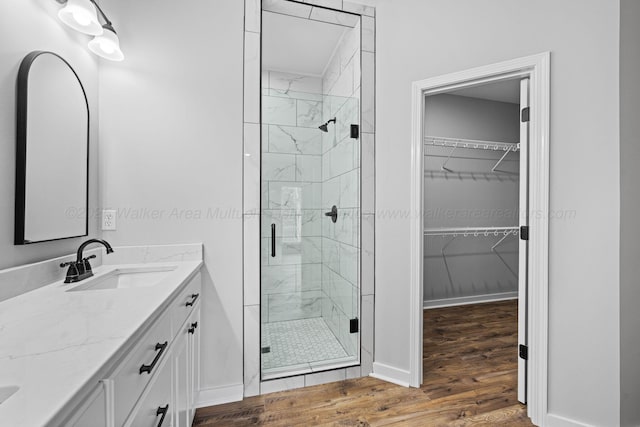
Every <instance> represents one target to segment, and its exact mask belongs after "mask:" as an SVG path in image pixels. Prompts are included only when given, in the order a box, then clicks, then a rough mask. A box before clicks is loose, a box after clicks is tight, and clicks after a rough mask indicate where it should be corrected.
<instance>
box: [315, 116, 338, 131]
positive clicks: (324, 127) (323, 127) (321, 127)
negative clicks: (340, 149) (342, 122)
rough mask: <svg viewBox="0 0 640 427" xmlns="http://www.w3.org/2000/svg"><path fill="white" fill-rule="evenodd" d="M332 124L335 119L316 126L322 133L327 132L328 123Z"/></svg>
mask: <svg viewBox="0 0 640 427" xmlns="http://www.w3.org/2000/svg"><path fill="white" fill-rule="evenodd" d="M332 122H333V123H335V122H336V118H335V117H334V118H333V119H331V120H327V122H326V123H325V124H322V125H320V126H318V129H320V130H321V131H322V132H329V128H328V126H329V123H332Z"/></svg>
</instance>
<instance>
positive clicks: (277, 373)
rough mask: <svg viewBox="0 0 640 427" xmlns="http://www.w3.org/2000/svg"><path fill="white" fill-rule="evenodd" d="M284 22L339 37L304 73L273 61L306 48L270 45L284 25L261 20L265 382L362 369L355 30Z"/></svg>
mask: <svg viewBox="0 0 640 427" xmlns="http://www.w3.org/2000/svg"><path fill="white" fill-rule="evenodd" d="M272 15H273V16H272ZM285 18H287V19H289V20H294V22H295V25H296V28H301V26H302V27H304V26H305V25H307V24H308V25H310V26H311V27H313V28H315V27H316V26H317V25H331V28H330V29H329V31H337V32H338V33H339V34H338V33H336V35H335V37H333V38H330V40H333V42H332V43H334V44H333V46H327V49H326V50H327V52H329V54H327V57H326V61H327V62H326V63H325V64H324V65H323V64H320V65H321V66H320V67H319V68H318V70H317V72H313V73H312V72H306V73H300V72H297V70H296V69H294V68H296V67H292V66H291V64H288V65H289V68H286V67H285V65H287V64H285V63H283V62H281V61H282V59H281V58H280V57H279V55H278V53H277V52H279V51H282V50H284V51H288V52H289V57H296V52H299V55H300V57H304V56H305V52H303V50H304V47H301V46H295V43H297V39H296V38H295V37H288V40H289V43H291V44H292V45H291V46H281V45H275V44H274V43H275V41H274V40H279V42H280V43H282V40H283V39H279V38H278V37H276V36H273V37H271V36H269V34H270V33H272V32H278V31H280V30H279V28H281V27H282V25H284V23H283V22H282V20H283V16H282V14H280V13H279V14H275V13H270V12H268V11H264V10H263V33H264V34H265V36H264V37H265V40H267V41H266V42H265V40H263V58H262V167H261V170H262V177H261V180H262V182H261V185H262V207H261V230H262V231H261V233H262V236H261V372H262V379H263V380H265V379H272V378H278V377H284V376H291V375H296V374H303V373H309V372H315V371H321V370H327V369H333V368H338V367H344V366H351V365H357V364H359V363H360V362H359V361H360V333H359V330H360V328H359V317H360V314H359V313H360V139H359V135H358V133H359V132H358V129H359V123H360V83H359V81H360V77H359V70H360V54H359V52H360V50H359V49H360V43H359V37H360V36H359V34H360V29H359V21H358V22H357V23H356V25H355V26H337V25H335V24H325V23H321V22H318V21H312V20H309V19H306V20H305V19H304V18H299V17H293V16H286V17H285ZM302 21H308V22H302ZM333 27H338V28H333ZM332 52H337V53H336V54H334V55H330V54H331V53H332ZM278 61H280V62H278ZM283 70H285V71H283ZM356 76H357V78H356Z"/></svg>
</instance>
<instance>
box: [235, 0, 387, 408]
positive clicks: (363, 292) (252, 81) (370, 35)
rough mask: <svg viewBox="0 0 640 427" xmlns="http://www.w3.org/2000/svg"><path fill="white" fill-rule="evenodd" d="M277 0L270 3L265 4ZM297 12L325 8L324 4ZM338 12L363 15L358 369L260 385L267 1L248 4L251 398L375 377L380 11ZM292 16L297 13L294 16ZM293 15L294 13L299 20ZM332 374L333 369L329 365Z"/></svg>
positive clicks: (321, 0) (247, 352) (247, 340)
mask: <svg viewBox="0 0 640 427" xmlns="http://www.w3.org/2000/svg"><path fill="white" fill-rule="evenodd" d="M264 1H265V2H267V1H272V0H264ZM282 1H285V2H287V3H288V4H291V5H293V6H294V7H300V6H301V5H307V6H311V7H321V8H323V9H329V10H331V7H327V5H328V2H327V1H326V0H310V1H306V2H305V3H300V2H296V1H292V0H282ZM329 3H330V4H329V5H330V6H334V8H333V10H336V11H339V12H347V13H351V14H355V15H360V17H361V45H360V62H361V95H360V96H361V99H360V243H361V244H360V296H359V297H360V301H359V304H358V305H359V307H360V322H359V323H360V325H359V326H360V328H359V329H360V330H359V333H360V364H359V365H356V366H350V365H348V366H349V367H346V368H345V367H341V368H336V369H334V370H328V371H322V372H317V373H308V374H302V375H294V376H290V377H285V378H280V379H273V380H267V381H261V363H260V345H261V343H260V329H261V314H260V309H261V307H260V305H261V301H260V299H261V283H260V279H261V272H260V264H261V258H260V247H261V241H260V236H261V234H260V233H261V230H260V222H261V220H260V218H261V177H262V175H261V161H260V160H261V141H260V139H261V83H260V82H261V37H262V33H261V31H262V28H261V13H262V0H245V32H244V36H245V42H244V137H243V140H244V150H243V165H244V166H243V169H244V173H243V175H244V177H243V178H244V183H243V228H244V230H243V234H244V238H243V251H244V257H243V258H244V277H243V289H244V297H243V300H244V301H243V314H244V316H243V318H244V337H243V340H244V351H243V355H244V383H243V395H244V396H245V397H248V396H254V395H258V394H264V393H269V392H273V391H280V390H287V389H293V388H298V387H303V386H305V385H312V384H321V383H326V382H331V381H335V380H339V379H347V378H357V377H360V376H366V375H369V374H370V373H371V372H372V370H373V329H374V316H373V312H374V306H373V304H374V257H375V247H374V227H375V187H374V186H375V84H374V82H375V8H373V7H370V6H364V5H361V4H355V3H349V2H347V1H338V0H336V1H332V2H329ZM292 15H294V14H293V13H292ZM294 16H295V15H294ZM328 369H329V368H328Z"/></svg>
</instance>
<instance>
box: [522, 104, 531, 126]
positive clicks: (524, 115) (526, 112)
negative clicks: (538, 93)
mask: <svg viewBox="0 0 640 427" xmlns="http://www.w3.org/2000/svg"><path fill="white" fill-rule="evenodd" d="M529 113H530V110H529V107H525V108H523V109H522V116H521V118H520V121H522V123H525V122H528V121H529Z"/></svg>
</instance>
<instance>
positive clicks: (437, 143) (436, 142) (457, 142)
mask: <svg viewBox="0 0 640 427" xmlns="http://www.w3.org/2000/svg"><path fill="white" fill-rule="evenodd" d="M424 145H426V146H433V147H445V148H451V151H450V152H449V155H448V156H447V158H446V159H445V161H444V162H443V163H442V165H441V166H440V170H442V171H445V172H454V171H453V170H452V169H450V168H448V167H447V163H449V160H451V158H452V157H453V153H454V152H455V151H456V150H457V149H474V150H475V149H477V150H491V151H497V152H500V151H502V152H504V154H503V155H502V157H500V159H498V161H497V162H496V164H495V165H493V167H492V168H491V172H504V171H501V170H498V166H499V165H500V164H501V163H502V162H503V161H504V159H505V158H506V157H507V155H508V154H509V153H515V152H517V151H519V150H520V143H517V142H496V141H481V140H476V139H461V138H443V137H438V136H425V137H424ZM424 155H425V156H428V155H429V154H428V153H427V152H426V150H425V153H424ZM507 173H510V172H507Z"/></svg>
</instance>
